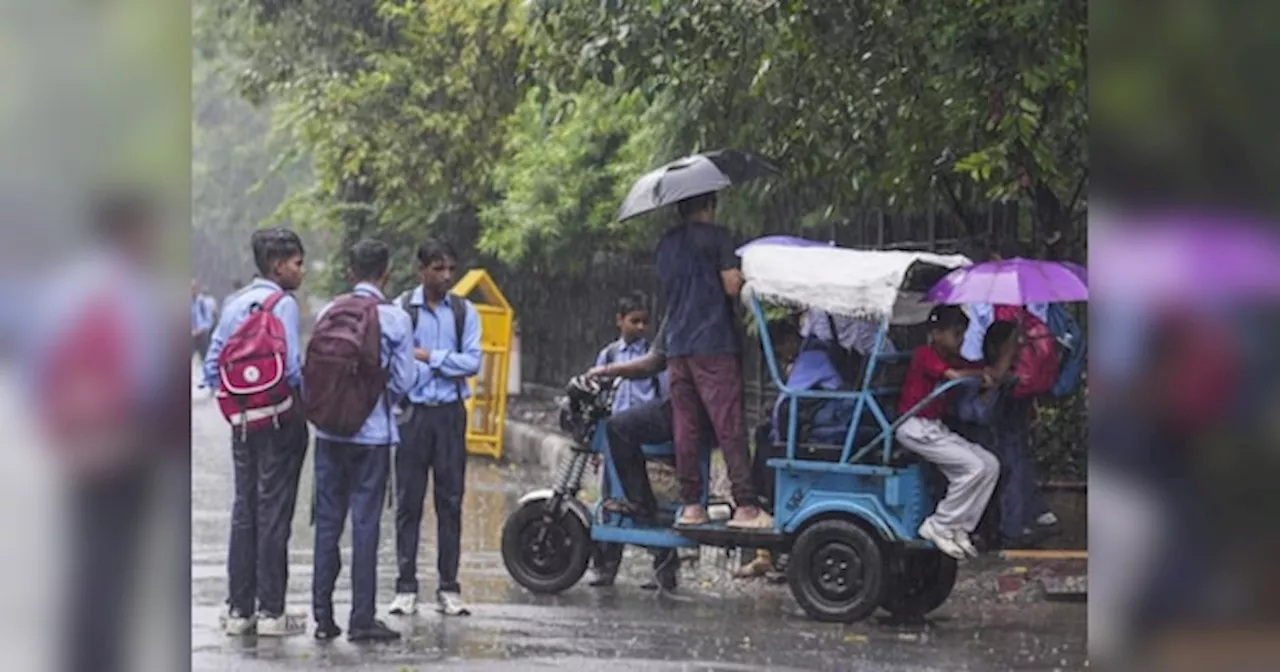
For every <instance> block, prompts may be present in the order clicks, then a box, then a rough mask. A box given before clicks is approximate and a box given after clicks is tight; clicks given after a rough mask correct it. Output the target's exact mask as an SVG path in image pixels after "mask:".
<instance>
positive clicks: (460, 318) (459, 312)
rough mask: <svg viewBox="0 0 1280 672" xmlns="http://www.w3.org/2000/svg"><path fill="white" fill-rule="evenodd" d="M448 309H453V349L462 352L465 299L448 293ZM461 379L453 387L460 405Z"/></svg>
mask: <svg viewBox="0 0 1280 672" xmlns="http://www.w3.org/2000/svg"><path fill="white" fill-rule="evenodd" d="M449 307H450V308H451V309H453V349H454V352H459V353H460V352H462V334H463V332H465V331H466V328H467V300H466V298H464V297H462V296H459V295H457V294H454V293H452V292H450V293H449ZM462 382H463V381H462V379H461V378H459V379H457V380H455V381H454V385H455V386H456V388H457V390H458V403H462Z"/></svg>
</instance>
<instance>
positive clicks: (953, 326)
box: [895, 306, 1000, 558]
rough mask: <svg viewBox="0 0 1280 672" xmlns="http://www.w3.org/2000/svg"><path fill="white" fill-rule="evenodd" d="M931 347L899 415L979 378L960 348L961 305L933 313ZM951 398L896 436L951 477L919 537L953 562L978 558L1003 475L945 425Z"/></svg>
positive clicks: (919, 354) (912, 375)
mask: <svg viewBox="0 0 1280 672" xmlns="http://www.w3.org/2000/svg"><path fill="white" fill-rule="evenodd" d="M928 324H929V344H928V345H922V346H920V347H919V348H916V350H915V352H914V353H913V354H912V357H911V365H910V367H909V368H908V370H907V376H906V379H905V381H904V382H903V385H902V394H901V396H900V397H899V400H898V413H899V414H900V415H902V414H906V413H907V412H908V411H910V410H911V409H912V408H913V407H915V406H916V404H918V403H919V402H921V401H923V400H924V399H925V398H927V397H928V396H929V395H930V394H931V393H932V392H933V390H934V388H936V387H937V386H938V385H939V384H942V383H944V382H946V381H949V380H955V379H957V378H962V377H966V376H976V375H981V376H983V377H984V385H985V386H989V385H990V383H991V380H990V377H989V375H988V374H987V373H986V372H985V371H984V370H983V369H982V367H981V366H979V365H977V364H974V363H972V362H968V361H966V360H963V359H961V357H960V344H961V342H962V341H963V338H964V332H965V330H966V329H967V328H968V326H969V318H968V317H967V316H966V315H965V313H964V310H963V309H961V308H960V307H958V306H937V307H935V308H934V309H933V311H932V312H930V313H929V319H928ZM947 396H949V395H944V396H942V397H939V398H937V399H935V400H934V401H933V402H931V403H930V404H928V405H927V406H925V407H923V408H921V409H920V410H919V411H918V412H917V413H916V414H915V415H914V416H912V417H910V418H907V419H906V420H904V421H903V422H902V424H901V425H899V427H898V429H897V432H896V433H895V436H896V438H897V439H898V441H899V442H901V443H902V445H903V446H904V447H906V448H907V449H908V450H910V451H912V452H914V453H916V454H917V455H920V456H921V457H922V458H924V459H925V460H928V461H929V462H932V463H934V464H936V465H937V466H938V469H939V471H941V472H942V474H943V475H944V476H945V477H946V478H947V494H946V496H945V497H943V498H942V501H940V502H938V507H937V509H936V510H935V511H934V513H933V514H932V515H930V516H929V517H928V518H925V520H924V522H923V523H922V524H921V525H920V530H919V534H920V537H921V538H923V539H927V540H929V541H931V542H933V543H934V545H935V546H937V547H938V550H940V551H942V552H944V553H946V554H947V555H950V556H952V557H955V558H962V557H964V556H965V555H970V556H974V557H976V556H977V554H978V551H977V549H976V548H975V547H974V545H973V542H972V541H971V540H970V538H969V534H970V533H972V532H973V531H974V530H975V529H977V527H978V522H979V521H980V520H981V519H982V514H983V512H984V511H985V509H986V508H987V503H988V502H989V501H990V499H991V495H992V493H993V492H994V491H995V487H996V481H997V479H998V478H999V476H1000V463H999V461H998V460H997V459H996V457H995V456H994V455H992V454H991V453H990V452H989V451H987V450H986V449H985V448H983V447H981V446H979V445H977V444H975V443H973V442H971V441H969V440H967V439H965V438H964V437H962V436H960V435H959V434H957V433H955V432H954V431H952V430H951V429H950V428H948V427H947V426H946V425H945V424H943V422H942V418H943V416H944V415H945V414H946V411H947V402H948V399H947Z"/></svg>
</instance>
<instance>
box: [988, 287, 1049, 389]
mask: <svg viewBox="0 0 1280 672" xmlns="http://www.w3.org/2000/svg"><path fill="white" fill-rule="evenodd" d="M995 313H996V319H997V320H1008V321H1013V322H1021V323H1022V334H1023V339H1024V342H1023V344H1022V346H1021V347H1020V348H1019V349H1018V354H1017V356H1016V358H1015V359H1014V362H1013V372H1014V374H1015V375H1017V376H1018V384H1017V385H1016V386H1014V388H1013V396H1014V398H1017V399H1028V398H1032V397H1039V396H1043V395H1045V394H1048V393H1049V392H1050V391H1051V390H1053V386H1054V383H1056V382H1058V370H1059V368H1060V363H1059V362H1058V342H1057V340H1056V339H1055V338H1054V337H1053V331H1052V330H1050V329H1049V325H1047V324H1045V323H1044V320H1041V319H1040V318H1038V317H1036V316H1035V315H1033V314H1031V312H1030V311H1027V310H1025V309H1023V308H1020V307H1016V306H996V310H995Z"/></svg>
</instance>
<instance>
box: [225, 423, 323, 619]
mask: <svg viewBox="0 0 1280 672" xmlns="http://www.w3.org/2000/svg"><path fill="white" fill-rule="evenodd" d="M232 434H233V437H234V438H233V439H232V442H231V455H232V461H233V462H234V466H235V481H236V485H235V490H236V493H235V502H234V504H232V507H231V543H230V550H229V552H228V556H229V557H228V560H227V570H228V574H230V579H231V581H230V583H231V591H230V592H231V595H230V597H229V598H228V602H229V603H230V604H231V608H232V609H233V610H235V611H237V612H239V613H240V614H242V615H245V616H247V615H249V614H252V613H254V611H255V609H254V607H255V603H256V607H257V611H259V612H261V613H263V614H266V615H268V616H280V615H282V614H283V613H284V595H285V586H286V584H287V583H288V582H289V536H290V534H291V532H292V526H293V513H294V509H295V508H296V506H297V503H298V478H299V477H300V476H301V475H302V462H303V460H304V459H305V458H306V456H307V423H306V420H304V419H303V418H302V417H301V416H300V415H295V416H294V417H293V418H290V419H289V420H286V421H284V422H283V424H282V425H281V426H280V428H279V429H274V428H273V429H263V430H260V431H257V432H253V433H251V434H249V435H248V436H246V437H245V438H244V439H243V440H242V439H241V438H240V433H239V432H233V433H232Z"/></svg>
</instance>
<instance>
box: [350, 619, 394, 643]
mask: <svg viewBox="0 0 1280 672" xmlns="http://www.w3.org/2000/svg"><path fill="white" fill-rule="evenodd" d="M347 639H348V640H349V641H352V642H394V641H395V640H397V639H400V633H398V632H396V631H395V630H392V629H391V628H388V627H387V624H386V623H383V622H382V621H379V620H375V621H374V622H373V624H371V625H368V626H365V627H362V628H352V629H351V632H350V633H348V634H347Z"/></svg>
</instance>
